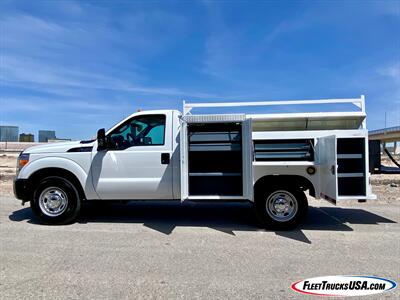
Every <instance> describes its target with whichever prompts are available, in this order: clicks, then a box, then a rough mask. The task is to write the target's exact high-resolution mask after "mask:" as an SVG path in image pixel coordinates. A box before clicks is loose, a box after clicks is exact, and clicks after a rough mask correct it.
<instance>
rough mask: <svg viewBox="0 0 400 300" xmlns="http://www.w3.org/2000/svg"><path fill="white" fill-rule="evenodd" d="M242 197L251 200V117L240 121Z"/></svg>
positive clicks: (252, 152)
mask: <svg viewBox="0 0 400 300" xmlns="http://www.w3.org/2000/svg"><path fill="white" fill-rule="evenodd" d="M242 147H243V198H244V199H248V200H250V201H253V155H254V149H253V138H252V124H251V119H247V120H245V121H244V122H243V123H242Z"/></svg>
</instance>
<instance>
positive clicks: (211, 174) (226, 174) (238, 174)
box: [189, 172, 242, 176]
mask: <svg viewBox="0 0 400 300" xmlns="http://www.w3.org/2000/svg"><path fill="white" fill-rule="evenodd" d="M189 176H242V173H239V172H238V173H228V172H205V173H200V172H197V173H189Z"/></svg>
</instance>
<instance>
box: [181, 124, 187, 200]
mask: <svg viewBox="0 0 400 300" xmlns="http://www.w3.org/2000/svg"><path fill="white" fill-rule="evenodd" d="M180 147H181V148H180V164H181V202H183V201H185V200H187V199H188V197H189V180H188V174H189V171H188V165H189V157H188V134H187V122H186V121H185V120H183V119H181V132H180Z"/></svg>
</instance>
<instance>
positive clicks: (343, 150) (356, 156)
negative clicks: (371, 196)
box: [337, 138, 366, 196]
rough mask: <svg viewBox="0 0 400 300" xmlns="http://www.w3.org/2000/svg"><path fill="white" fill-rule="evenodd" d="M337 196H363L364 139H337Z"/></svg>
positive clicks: (364, 185) (364, 193) (364, 191)
mask: <svg viewBox="0 0 400 300" xmlns="http://www.w3.org/2000/svg"><path fill="white" fill-rule="evenodd" d="M337 164H338V194H339V196H365V195H366V183H365V180H366V179H365V176H366V170H365V139H364V138H339V139H337Z"/></svg>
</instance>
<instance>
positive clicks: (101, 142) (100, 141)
mask: <svg viewBox="0 0 400 300" xmlns="http://www.w3.org/2000/svg"><path fill="white" fill-rule="evenodd" d="M106 149H107V141H106V130H105V129H104V128H101V129H99V130H98V131H97V151H102V150H106Z"/></svg>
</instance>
